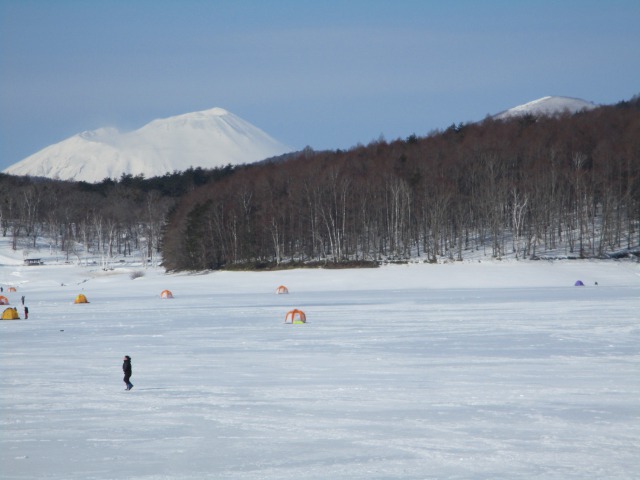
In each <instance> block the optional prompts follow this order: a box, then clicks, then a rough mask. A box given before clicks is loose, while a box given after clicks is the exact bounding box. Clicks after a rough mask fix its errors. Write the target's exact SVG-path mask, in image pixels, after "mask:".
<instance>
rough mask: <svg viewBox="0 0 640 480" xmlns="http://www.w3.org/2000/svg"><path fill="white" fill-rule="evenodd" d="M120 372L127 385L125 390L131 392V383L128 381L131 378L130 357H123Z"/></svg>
mask: <svg viewBox="0 0 640 480" xmlns="http://www.w3.org/2000/svg"><path fill="white" fill-rule="evenodd" d="M122 371H123V372H124V383H125V384H126V385H127V388H126V389H125V390H131V389H132V388H133V385H132V383H131V382H130V381H129V379H130V378H131V373H132V370H131V357H130V356H129V355H125V356H124V363H123V364H122Z"/></svg>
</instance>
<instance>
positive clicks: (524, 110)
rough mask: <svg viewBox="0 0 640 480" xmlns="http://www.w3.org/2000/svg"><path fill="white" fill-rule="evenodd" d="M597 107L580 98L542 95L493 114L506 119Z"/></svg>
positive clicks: (574, 111)
mask: <svg viewBox="0 0 640 480" xmlns="http://www.w3.org/2000/svg"><path fill="white" fill-rule="evenodd" d="M594 108H596V105H595V104H594V103H592V102H588V101H586V100H582V99H580V98H571V97H542V98H539V99H538V100H533V101H532V102H528V103H525V104H524V105H518V106H517V107H513V108H510V109H509V110H505V111H504V112H500V113H498V114H496V115H494V116H493V118H496V119H506V118H511V117H518V116H522V115H535V116H539V115H549V116H550V115H555V114H559V113H564V112H569V113H577V112H580V111H582V110H591V109H594Z"/></svg>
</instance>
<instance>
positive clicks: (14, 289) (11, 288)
mask: <svg viewBox="0 0 640 480" xmlns="http://www.w3.org/2000/svg"><path fill="white" fill-rule="evenodd" d="M7 291H9V292H15V291H16V287H9V288H8V289H7Z"/></svg>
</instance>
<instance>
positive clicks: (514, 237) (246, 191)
mask: <svg viewBox="0 0 640 480" xmlns="http://www.w3.org/2000/svg"><path fill="white" fill-rule="evenodd" d="M639 103H640V102H639V101H638V99H637V98H634V99H633V100H632V101H629V102H623V103H621V104H618V105H616V106H609V107H600V108H597V109H595V110H592V111H589V112H583V113H579V114H576V115H569V114H565V115H558V116H555V117H540V118H534V117H532V116H526V117H521V118H514V119H511V120H508V121H498V120H492V119H486V120H485V121H483V122H481V123H476V124H460V125H457V126H455V125H452V126H451V127H450V128H449V129H447V130H446V131H443V132H436V133H433V134H430V135H428V136H426V137H417V136H415V135H411V136H410V137H408V138H406V139H404V140H396V141H392V142H386V141H384V140H379V141H376V142H372V143H371V144H369V145H368V146H358V147H355V148H352V149H350V150H348V151H336V152H314V151H312V150H311V149H306V150H305V151H303V152H300V153H299V154H297V155H296V156H294V157H292V158H289V159H286V160H284V161H281V162H272V163H263V164H259V165H254V166H250V167H245V168H239V169H237V170H236V171H235V172H233V174H230V175H227V176H224V177H223V178H217V179H215V180H212V181H209V182H208V183H207V184H206V185H203V186H201V187H199V188H194V189H193V190H192V191H190V192H188V193H186V194H185V195H184V196H183V197H181V199H180V201H179V203H178V204H177V205H176V206H175V208H174V209H173V210H172V214H171V216H170V218H169V221H168V224H167V228H166V230H165V233H164V241H163V257H164V263H165V266H166V267H167V268H168V269H169V270H203V269H217V268H231V267H234V266H237V265H244V266H247V265H248V266H254V267H255V266H262V265H265V264H267V265H272V264H280V263H283V262H294V263H296V264H299V263H316V262H322V263H326V264H334V263H353V262H379V261H381V260H403V259H408V258H412V257H420V258H423V259H425V260H427V261H437V260H438V259H439V258H442V257H445V258H450V259H453V260H462V259H464V258H465V255H466V254H468V252H471V251H479V250H480V251H482V252H483V253H485V254H487V255H491V256H492V257H495V258H500V257H502V256H504V255H506V254H509V255H515V256H516V257H518V258H536V257H543V256H546V255H551V254H552V252H558V251H560V252H562V254H563V255H567V256H573V257H602V256H605V255H606V254H608V253H611V252H615V251H624V250H628V249H633V248H637V247H638V243H639V233H638V231H639V228H640V108H639Z"/></svg>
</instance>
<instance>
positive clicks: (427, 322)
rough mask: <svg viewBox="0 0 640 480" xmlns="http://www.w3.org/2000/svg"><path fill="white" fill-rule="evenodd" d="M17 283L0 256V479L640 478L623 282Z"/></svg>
mask: <svg viewBox="0 0 640 480" xmlns="http://www.w3.org/2000/svg"><path fill="white" fill-rule="evenodd" d="M2 252H4V253H7V252H6V249H5V250H4V251H2ZM2 252H0V253H2ZM20 263H21V258H20V259H16V258H14V257H11V256H10V255H9V254H7V255H6V256H1V255H0V285H2V286H3V287H4V290H5V292H4V294H5V295H7V296H8V297H9V299H10V301H11V304H12V305H15V306H17V307H18V310H19V312H20V314H21V316H23V314H22V308H21V305H20V297H21V296H22V295H24V296H25V297H26V304H27V305H28V306H29V309H30V315H29V319H28V320H24V319H22V320H15V321H0V341H1V344H0V347H1V350H0V402H1V403H0V408H1V415H0V422H1V428H0V472H1V474H0V476H1V477H2V478H3V479H83V480H86V479H124V478H131V479H144V480H152V479H153V480H156V479H204V478H210V479H231V480H234V479H296V480H297V479H390V478H395V479H443V478H444V479H469V478H474V479H514V478H526V479H533V478H536V479H586V478H590V479H603V478H615V479H623V478H639V477H640V454H639V452H640V400H639V399H640V325H639V318H640V314H639V312H640V265H639V264H637V263H632V262H629V261H625V262H614V261H606V262H599V261H564V262H554V263H550V262H503V263H492V262H482V263H478V262H476V263H455V264H448V265H409V266H388V267H383V268H379V269H363V270H343V271H326V270H295V271H284V272H263V273H231V272H216V273H211V274H202V275H187V274H180V275H166V274H164V273H163V272H162V271H161V270H146V272H145V276H144V277H141V278H137V279H135V280H133V279H131V278H130V272H131V269H126V268H122V269H115V270H113V271H102V270H100V269H99V268H97V267H92V268H89V267H77V266H71V265H64V264H58V265H53V264H47V265H44V266H38V267H26V266H22V265H20ZM576 280H582V281H583V282H584V283H585V286H584V287H575V286H574V283H575V281H576ZM595 282H598V285H595ZM281 284H283V285H286V286H287V287H288V288H289V290H290V294H289V295H275V294H274V292H275V289H276V287H277V286H278V285H281ZM9 286H15V287H16V289H17V291H16V292H12V293H7V288H8V287H9ZM164 289H169V290H171V291H172V292H173V294H174V296H175V298H174V299H171V300H162V299H161V298H160V292H161V291H162V290H164ZM79 293H84V294H85V295H86V296H87V298H88V299H89V301H90V302H91V303H89V304H85V305H74V304H73V300H74V298H75V297H76V295H77V294H79ZM294 307H296V308H301V309H302V310H304V311H305V312H306V314H307V318H308V323H307V324H305V325H286V324H284V323H283V321H284V318H285V314H286V312H287V311H288V310H290V309H291V308H294ZM125 354H128V355H130V356H131V357H132V359H133V361H132V363H133V369H134V371H133V377H132V382H133V383H134V385H135V387H134V389H133V390H132V391H130V392H126V391H124V384H123V383H122V373H121V365H122V357H123V355H125Z"/></svg>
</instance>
